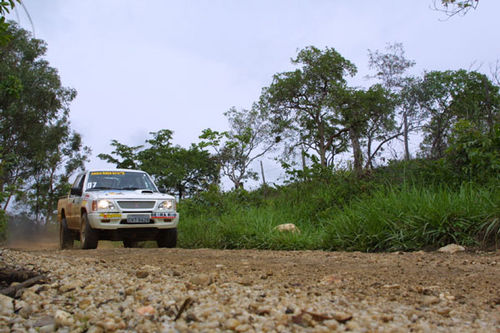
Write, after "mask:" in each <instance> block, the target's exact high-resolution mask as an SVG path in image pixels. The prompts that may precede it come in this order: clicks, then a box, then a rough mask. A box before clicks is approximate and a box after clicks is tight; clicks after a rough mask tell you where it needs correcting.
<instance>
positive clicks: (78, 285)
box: [59, 280, 83, 293]
mask: <svg viewBox="0 0 500 333" xmlns="http://www.w3.org/2000/svg"><path fill="white" fill-rule="evenodd" d="M82 285H83V282H82V281H80V280H74V281H71V282H69V283H66V284H63V285H62V286H61V287H59V291H60V292H61V293H67V292H68V291H71V290H75V289H77V288H81V287H82Z"/></svg>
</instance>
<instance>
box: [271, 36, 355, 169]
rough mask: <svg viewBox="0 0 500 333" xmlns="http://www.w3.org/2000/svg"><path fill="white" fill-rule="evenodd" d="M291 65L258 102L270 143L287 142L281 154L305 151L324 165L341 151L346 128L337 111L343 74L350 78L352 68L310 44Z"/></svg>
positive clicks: (340, 104) (343, 89) (342, 98)
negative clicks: (272, 140) (266, 121)
mask: <svg viewBox="0 0 500 333" xmlns="http://www.w3.org/2000/svg"><path fill="white" fill-rule="evenodd" d="M292 63H293V64H295V65H297V66H299V68H298V69H296V70H295V71H291V72H284V73H278V74H275V75H274V77H273V81H272V83H271V85H270V86H269V87H267V88H264V89H263V91H262V95H261V103H262V105H263V107H264V108H265V109H266V110H267V113H268V116H269V120H270V122H271V124H272V134H273V136H274V138H275V141H277V142H279V141H284V142H285V143H287V148H286V152H285V154H286V155H288V156H289V155H290V152H293V151H294V150H295V149H297V148H302V147H305V149H306V150H307V151H309V150H312V151H313V152H314V153H316V154H317V156H318V157H319V163H320V165H321V166H322V167H327V166H329V165H331V163H332V162H333V157H334V156H335V154H337V153H340V152H342V151H344V150H345V149H346V145H345V142H346V139H347V138H346V135H347V132H348V130H349V129H348V128H345V127H343V126H341V119H340V117H341V116H340V113H341V111H342V108H343V106H344V102H345V100H346V99H347V98H348V95H349V92H348V89H347V83H346V76H349V75H351V76H352V75H354V74H355V73H356V66H354V64H352V63H351V62H350V61H348V60H347V59H345V58H343V57H342V56H341V55H340V54H339V53H338V52H337V51H335V49H333V48H326V49H325V50H323V51H322V50H319V49H318V48H316V47H314V46H310V47H307V48H305V49H303V50H300V51H299V52H298V55H297V57H296V58H295V59H292Z"/></svg>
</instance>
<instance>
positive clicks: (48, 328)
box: [38, 324, 89, 333]
mask: <svg viewBox="0 0 500 333" xmlns="http://www.w3.org/2000/svg"><path fill="white" fill-rule="evenodd" d="M55 331H56V325H54V324H48V325H44V326H41V327H40V328H39V329H38V332H40V333H52V332H55ZM87 332H89V331H87Z"/></svg>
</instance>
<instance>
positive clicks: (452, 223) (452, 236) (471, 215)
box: [324, 185, 500, 251]
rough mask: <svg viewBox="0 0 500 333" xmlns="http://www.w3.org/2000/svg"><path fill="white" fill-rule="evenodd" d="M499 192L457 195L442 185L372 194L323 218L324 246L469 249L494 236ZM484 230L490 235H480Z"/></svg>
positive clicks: (465, 190)
mask: <svg viewBox="0 0 500 333" xmlns="http://www.w3.org/2000/svg"><path fill="white" fill-rule="evenodd" d="M499 194H500V193H499V191H498V188H497V189H493V190H488V189H485V188H475V187H474V186H470V185H463V186H462V187H460V188H459V189H458V190H457V191H450V190H449V189H448V188H446V187H440V188H417V187H410V188H402V189H388V190H386V191H382V190H381V191H376V192H375V193H373V194H372V196H371V197H370V198H368V199H365V200H358V201H355V202H353V203H352V204H351V205H349V206H348V207H345V209H343V210H342V211H339V212H338V213H339V214H338V215H336V216H333V215H332V216H331V217H330V218H329V219H327V220H326V223H327V227H326V234H327V235H326V237H325V244H324V247H325V248H328V249H345V250H361V251H387V250H415V249H421V248H427V247H438V246H442V245H446V244H448V243H459V244H462V245H469V246H470V245H477V244H479V243H480V242H481V241H491V240H494V239H495V237H498V218H499V216H500V208H499V198H500V196H499ZM495 228H496V232H495V231H494V229H495ZM487 229H488V230H489V233H488V234H485V231H486V230H487ZM480 235H484V236H487V237H488V239H484V237H483V238H481V237H480Z"/></svg>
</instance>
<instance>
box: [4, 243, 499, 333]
mask: <svg viewBox="0 0 500 333" xmlns="http://www.w3.org/2000/svg"><path fill="white" fill-rule="evenodd" d="M6 266H9V267H19V268H20V267H22V268H25V269H26V268H27V269H31V270H35V271H38V272H40V273H42V274H44V275H46V277H47V283H46V284H39V285H34V286H32V287H30V288H27V289H24V291H23V292H20V293H18V295H17V296H18V298H16V299H12V298H8V297H6V296H3V295H1V296H0V332H25V331H28V332H53V331H57V332H112V331H121V332H129V331H137V332H219V331H227V332H232V331H236V332H332V331H340V332H342V331H352V332H410V331H411V332H500V251H496V252H460V253H454V254H447V253H439V252H422V251H420V252H411V253H406V252H405V253H403V252H397V253H376V254H373V253H371V254H367V253H359V252H351V253H345V252H321V251H297V252H288V251H256V250H211V249H197V250H188V249H125V248H102V246H101V245H100V247H99V248H98V249H96V250H86V251H84V250H64V251H60V250H56V249H30V248H27V247H24V248H18V249H0V267H6Z"/></svg>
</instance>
